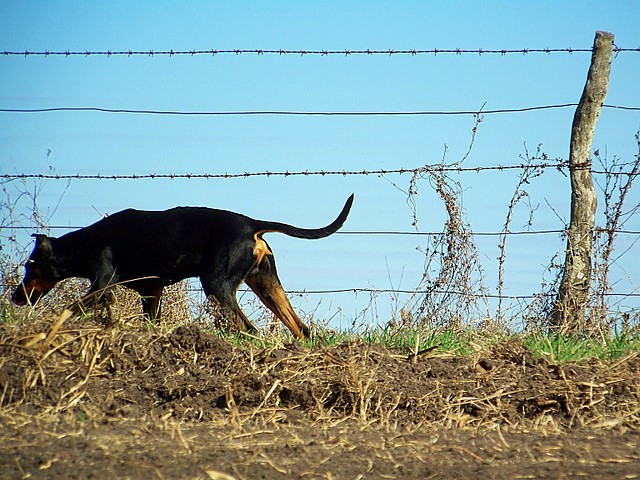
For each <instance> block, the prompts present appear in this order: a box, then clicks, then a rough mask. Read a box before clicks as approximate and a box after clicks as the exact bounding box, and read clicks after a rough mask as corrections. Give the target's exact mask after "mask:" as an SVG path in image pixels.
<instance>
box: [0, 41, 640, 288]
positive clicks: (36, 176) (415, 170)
mask: <svg viewBox="0 0 640 480" xmlns="http://www.w3.org/2000/svg"><path fill="white" fill-rule="evenodd" d="M592 51H593V49H592V48H524V49H482V48H479V49H460V48H455V49H422V50H416V49H397V50H395V49H388V50H379V49H378V50H373V49H366V50H363V49H360V50H349V49H345V50H282V49H200V50H99V51H90V50H39V51H29V50H23V51H9V50H5V51H1V52H0V56H4V57H24V58H30V57H44V58H47V57H84V58H88V57H107V58H109V57H141V56H145V57H177V56H190V57H194V56H205V57H206V56H210V57H217V56H225V55H226V56H246V55H257V56H263V55H271V56H299V57H305V56H320V57H327V56H344V57H350V56H381V55H384V56H412V57H414V56H424V55H432V56H438V55H457V56H458V55H477V56H483V55H493V56H507V55H525V56H526V55H534V54H544V55H555V54H568V55H573V54H583V53H589V54H590V53H592ZM633 53H640V48H620V47H615V46H614V55H615V56H618V55H621V54H633ZM576 106H577V104H576V103H563V104H553V105H537V106H530V107H521V108H502V109H492V110H483V111H477V110H458V111H425V110H422V111H396V112H393V111H386V112H385V111H370V112H352V111H180V110H148V109H117V108H104V107H96V106H85V107H77V106H73V107H69V106H63V107H44V108H0V113H12V114H43V113H55V112H78V113H82V112H96V113H106V114H130V115H174V116H449V115H451V116H454V115H474V116H477V115H494V114H495V115H497V114H515V113H523V112H531V111H540V110H552V109H564V108H573V107H576ZM603 108H606V109H615V110H618V111H630V112H636V111H640V107H637V106H628V105H603ZM629 163H633V162H629ZM530 168H536V169H540V170H556V171H558V172H560V173H562V174H563V175H565V176H566V172H567V171H568V168H569V166H568V161H567V160H565V159H560V158H557V159H554V160H552V161H545V162H540V163H537V164H534V165H532V164H531V163H528V164H515V165H488V166H476V167H467V166H462V165H460V164H452V165H442V164H436V165H423V166H418V167H412V168H396V169H363V170H304V171H288V170H287V171H268V170H265V171H260V172H241V173H227V172H225V173H146V174H118V175H106V174H101V173H94V174H79V173H78V174H57V173H55V172H49V173H25V172H20V173H12V174H10V173H1V172H0V182H13V181H16V180H22V181H24V180H67V181H79V180H105V181H108V180H112V181H147V180H151V181H153V180H156V181H159V180H182V179H186V180H192V179H193V180H195V179H204V180H215V179H237V178H250V177H266V178H269V177H309V176H323V177H324V176H367V175H372V176H387V175H404V174H409V175H413V176H416V175H421V174H434V173H437V174H447V173H456V174H462V173H472V172H475V173H482V172H492V173H495V172H504V171H511V170H525V169H530ZM572 168H585V169H591V172H592V173H593V174H596V175H606V176H608V177H630V176H632V175H637V172H636V173H634V172H633V171H632V172H629V171H623V170H622V169H619V170H617V171H613V170H597V169H593V168H592V166H591V163H590V162H589V163H586V164H584V165H578V166H577V167H572ZM41 226H42V228H44V229H51V230H58V229H73V228H79V227H80V226H78V227H72V226H63V225H44V224H43V225H41ZM12 228H14V229H16V230H20V229H28V228H31V227H28V226H19V225H14V226H13V227H12ZM598 232H608V233H609V234H622V235H633V236H637V235H640V231H635V230H632V229H616V230H615V231H614V232H611V231H608V230H607V229H606V228H604V229H603V228H597V229H595V231H594V234H596V233H598ZM565 233H566V228H563V229H549V230H523V231H504V230H503V231H500V232H492V231H487V232H470V234H471V235H472V236H476V237H480V236H505V235H509V236H511V235H545V234H557V235H564V234H565ZM338 234H340V235H352V236H375V235H398V236H423V237H425V236H426V237H439V236H441V235H443V234H442V232H419V231H415V232H414V231H343V232H338ZM3 286H5V285H3ZM190 288H191V287H190ZM289 293H291V294H294V295H307V294H311V295H314V294H318V295H326V294H341V293H351V294H358V293H366V294H372V295H377V294H380V293H388V294H394V295H396V294H406V295H421V294H423V295H424V294H434V293H435V294H444V295H460V296H472V297H473V296H475V297H478V298H480V297H482V298H485V299H486V298H490V299H499V300H503V299H504V300H516V301H520V300H523V301H527V300H534V299H539V298H541V297H551V296H553V295H555V294H554V293H540V294H536V295H506V294H502V293H500V294H490V293H488V292H480V293H474V292H469V291H467V290H465V291H456V290H437V289H435V290H434V289H427V290H422V289H420V288H416V289H399V288H398V289H395V288H391V289H381V288H360V287H355V288H343V289H323V290H290V291H289ZM605 295H606V296H608V297H625V298H633V297H640V293H638V292H637V291H631V292H626V293H620V292H605Z"/></svg>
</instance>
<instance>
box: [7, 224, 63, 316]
mask: <svg viewBox="0 0 640 480" xmlns="http://www.w3.org/2000/svg"><path fill="white" fill-rule="evenodd" d="M32 236H33V237H35V239H36V246H35V248H34V249H33V252H32V253H31V256H30V257H29V260H27V263H26V264H25V270H26V272H25V275H24V279H23V280H22V283H20V285H18V287H17V288H16V289H15V291H14V292H13V294H12V295H11V301H12V302H13V303H15V304H16V305H26V304H28V303H29V304H34V303H36V302H37V301H38V300H40V298H41V297H42V296H43V295H45V294H46V293H48V292H49V291H50V290H51V289H52V288H53V287H54V286H55V285H56V283H58V282H59V281H60V280H61V279H60V278H59V277H58V276H57V275H56V274H55V269H54V268H53V265H52V259H53V256H54V251H53V250H54V242H55V240H56V239H55V238H50V237H47V236H46V235H37V234H34V235H32Z"/></svg>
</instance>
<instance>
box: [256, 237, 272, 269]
mask: <svg viewBox="0 0 640 480" xmlns="http://www.w3.org/2000/svg"><path fill="white" fill-rule="evenodd" d="M261 235H262V234H260V233H256V234H255V235H254V236H253V238H254V240H255V242H256V245H255V247H253V254H254V255H255V257H256V265H260V264H261V263H262V259H263V258H264V257H265V255H273V254H272V253H271V250H269V247H268V246H267V242H265V241H264V240H263V239H262V236H261Z"/></svg>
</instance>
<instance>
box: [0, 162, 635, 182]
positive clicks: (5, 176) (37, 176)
mask: <svg viewBox="0 0 640 480" xmlns="http://www.w3.org/2000/svg"><path fill="white" fill-rule="evenodd" d="M590 167H591V165H590V164H584V165H583V166H579V165H578V166H574V167H569V164H568V161H566V160H563V159H560V158H558V159H555V161H552V162H542V163H521V164H515V165H488V166H476V167H463V166H461V165H442V164H434V165H422V166H420V167H412V168H404V167H402V168H395V169H362V170H302V171H289V170H285V171H268V170H267V171H262V172H243V173H145V174H124V175H117V174H115V175H107V174H101V173H92V174H80V173H73V174H60V173H0V179H2V180H9V181H12V180H29V179H34V180H183V179H186V180H196V179H200V180H215V179H235V178H250V177H301V176H302V177H312V176H321V177H328V176H343V177H346V176H353V175H394V174H395V175H404V174H412V175H420V174H424V173H430V172H435V173H447V172H451V173H466V172H476V173H480V172H487V171H488V172H496V171H497V172H504V171H509V170H526V169H556V170H560V171H563V170H565V169H568V168H573V169H580V168H584V169H588V168H590ZM563 173H564V172H563ZM591 173H593V174H597V175H611V176H629V175H634V173H633V172H623V171H611V170H609V171H607V170H591Z"/></svg>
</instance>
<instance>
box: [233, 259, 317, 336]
mask: <svg viewBox="0 0 640 480" xmlns="http://www.w3.org/2000/svg"><path fill="white" fill-rule="evenodd" d="M245 282H246V284H247V285H249V287H250V288H251V290H253V291H254V293H255V294H256V295H257V296H258V298H260V300H261V301H262V303H264V304H265V305H266V306H267V308H269V310H271V311H272V312H273V313H274V314H275V315H276V317H278V318H279V319H280V320H281V321H282V323H284V324H285V325H286V326H287V328H288V329H289V330H291V332H292V333H293V334H294V335H295V336H296V337H298V338H309V328H308V327H307V326H306V325H305V324H304V323H303V322H302V320H300V317H298V315H296V313H295V312H294V311H293V307H292V306H291V303H290V302H289V299H288V298H287V294H286V293H285V291H284V288H282V285H281V284H280V281H279V280H278V277H277V276H275V275H274V274H273V273H272V272H271V271H269V270H260V271H259V272H258V273H257V274H255V275H253V276H252V277H249V278H247V279H246V280H245Z"/></svg>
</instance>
